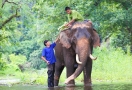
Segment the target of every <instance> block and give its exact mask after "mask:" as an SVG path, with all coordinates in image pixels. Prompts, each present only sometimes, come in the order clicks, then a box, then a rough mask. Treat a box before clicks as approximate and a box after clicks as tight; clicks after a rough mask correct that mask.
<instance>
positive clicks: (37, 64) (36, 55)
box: [29, 50, 46, 69]
mask: <svg viewBox="0 0 132 90" xmlns="http://www.w3.org/2000/svg"><path fill="white" fill-rule="evenodd" d="M41 51H42V50H36V51H34V52H32V54H30V59H29V61H30V62H31V63H32V67H33V68H35V69H40V68H45V67H46V63H44V61H43V60H42V59H41Z"/></svg>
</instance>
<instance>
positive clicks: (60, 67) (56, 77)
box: [54, 65, 64, 86]
mask: <svg viewBox="0 0 132 90" xmlns="http://www.w3.org/2000/svg"><path fill="white" fill-rule="evenodd" d="M63 69H64V65H56V66H55V75H54V86H58V84H59V79H60V75H61V73H62V71H63Z"/></svg>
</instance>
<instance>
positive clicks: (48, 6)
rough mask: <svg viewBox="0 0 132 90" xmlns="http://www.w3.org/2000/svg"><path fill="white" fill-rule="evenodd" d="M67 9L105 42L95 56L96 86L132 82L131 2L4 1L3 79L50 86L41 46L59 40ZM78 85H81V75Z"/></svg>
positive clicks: (0, 20)
mask: <svg viewBox="0 0 132 90" xmlns="http://www.w3.org/2000/svg"><path fill="white" fill-rule="evenodd" d="M66 6H69V7H71V8H72V9H74V10H77V11H78V12H80V13H81V14H82V15H83V16H84V18H85V19H89V20H91V21H92V22H93V25H94V28H95V29H96V30H97V32H98V33H99V36H100V38H101V47H99V48H95V49H94V53H93V55H94V56H97V57H98V59H97V60H96V61H93V70H92V80H93V83H100V82H129V81H131V80H132V70H131V69H132V0H0V80H2V79H13V78H15V79H16V78H17V79H20V83H29V84H46V83H47V69H46V63H45V62H44V61H42V60H41V51H42V49H43V48H44V45H43V41H44V40H45V39H49V40H51V41H54V40H55V39H56V36H57V35H58V33H59V31H58V27H59V26H61V25H62V24H63V23H64V22H65V21H67V15H66V13H65V11H64V8H65V7H66ZM65 73H66V72H65V71H64V72H63V75H62V76H61V84H62V85H63V84H64V80H65V78H66V75H65ZM76 80H77V83H82V81H83V75H80V76H79V77H78V78H77V79H76Z"/></svg>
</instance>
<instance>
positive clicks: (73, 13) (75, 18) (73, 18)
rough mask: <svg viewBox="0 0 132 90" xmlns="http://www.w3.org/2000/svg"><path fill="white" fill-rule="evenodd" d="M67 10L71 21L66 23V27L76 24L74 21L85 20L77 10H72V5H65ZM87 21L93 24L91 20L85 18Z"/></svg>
mask: <svg viewBox="0 0 132 90" xmlns="http://www.w3.org/2000/svg"><path fill="white" fill-rule="evenodd" d="M65 11H66V13H67V14H68V15H67V17H68V21H69V22H68V23H66V24H65V27H70V26H72V25H73V24H74V22H77V21H84V18H83V16H82V15H81V14H80V13H79V12H77V11H76V10H71V8H70V7H65ZM85 21H87V22H90V23H91V24H92V22H91V21H90V20H85Z"/></svg>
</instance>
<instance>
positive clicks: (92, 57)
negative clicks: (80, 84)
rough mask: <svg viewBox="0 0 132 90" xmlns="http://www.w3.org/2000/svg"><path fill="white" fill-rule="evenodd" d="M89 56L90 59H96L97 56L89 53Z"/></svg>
mask: <svg viewBox="0 0 132 90" xmlns="http://www.w3.org/2000/svg"><path fill="white" fill-rule="evenodd" d="M89 57H90V58H91V59H92V60H96V59H97V57H94V56H92V55H91V54H90V55H89Z"/></svg>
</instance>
